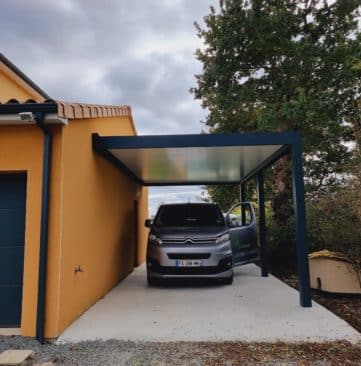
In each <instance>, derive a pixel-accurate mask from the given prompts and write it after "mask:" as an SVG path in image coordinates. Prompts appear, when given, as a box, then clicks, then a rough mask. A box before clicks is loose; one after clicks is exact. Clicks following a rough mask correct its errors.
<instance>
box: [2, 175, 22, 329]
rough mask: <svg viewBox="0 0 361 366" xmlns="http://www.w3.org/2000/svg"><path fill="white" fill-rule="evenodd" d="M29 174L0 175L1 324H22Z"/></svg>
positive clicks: (10, 325) (6, 325)
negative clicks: (27, 182) (27, 175)
mask: <svg viewBox="0 0 361 366" xmlns="http://www.w3.org/2000/svg"><path fill="white" fill-rule="evenodd" d="M25 203H26V175H25V174H0V326H1V327H18V326H20V324H21V300H22V290H23V270H24V241H25V240H24V237H25Z"/></svg>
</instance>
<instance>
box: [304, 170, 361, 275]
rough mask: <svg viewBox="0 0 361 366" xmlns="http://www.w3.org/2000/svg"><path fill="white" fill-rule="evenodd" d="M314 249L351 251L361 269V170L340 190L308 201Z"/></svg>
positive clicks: (311, 240) (310, 233)
mask: <svg viewBox="0 0 361 366" xmlns="http://www.w3.org/2000/svg"><path fill="white" fill-rule="evenodd" d="M307 206H308V207H307V209H308V210H307V212H308V235H309V245H310V250H311V251H316V250H321V249H329V250H333V251H336V252H342V253H345V254H347V255H348V256H349V257H350V258H351V259H352V260H353V261H354V262H355V263H356V264H357V265H358V266H359V268H360V269H361V172H360V170H358V172H357V174H356V175H355V176H354V177H353V178H352V179H351V180H350V181H349V182H348V183H347V184H346V185H345V186H343V187H341V188H340V189H339V190H338V191H336V192H333V193H332V194H327V195H324V196H322V197H321V198H319V199H318V200H317V201H310V202H308V205H307Z"/></svg>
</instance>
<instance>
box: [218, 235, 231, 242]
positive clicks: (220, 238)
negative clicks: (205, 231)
mask: <svg viewBox="0 0 361 366" xmlns="http://www.w3.org/2000/svg"><path fill="white" fill-rule="evenodd" d="M227 241H229V234H223V235H221V236H219V237H218V238H217V240H216V244H223V243H226V242H227Z"/></svg>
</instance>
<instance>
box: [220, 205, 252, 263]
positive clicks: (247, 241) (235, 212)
mask: <svg viewBox="0 0 361 366" xmlns="http://www.w3.org/2000/svg"><path fill="white" fill-rule="evenodd" d="M226 222H227V225H228V229H229V236H230V240H231V244H232V252H233V265H234V266H240V265H242V264H247V263H251V262H254V261H256V260H258V259H259V249H258V245H257V223H256V217H255V212H254V208H253V205H252V203H250V202H242V203H238V204H236V205H234V206H233V207H232V208H231V209H230V210H229V211H228V212H227V215H226Z"/></svg>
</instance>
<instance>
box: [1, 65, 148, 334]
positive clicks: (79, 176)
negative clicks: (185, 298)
mask: <svg viewBox="0 0 361 366" xmlns="http://www.w3.org/2000/svg"><path fill="white" fill-rule="evenodd" d="M13 98H14V99H17V100H19V101H22V102H23V101H25V100H27V99H29V98H31V99H34V100H36V101H41V100H42V99H43V98H42V97H41V96H39V94H38V93H37V92H35V91H33V90H32V89H31V88H30V87H29V86H28V85H25V84H24V83H23V82H22V81H21V80H18V77H17V76H16V75H12V73H11V72H9V70H7V69H6V68H5V67H4V65H2V64H0V102H1V103H6V102H7V101H8V100H9V99H13ZM51 131H52V136H53V137H52V141H53V143H52V169H51V190H50V208H49V240H48V262H47V279H46V314H45V336H46V337H49V338H52V337H56V336H58V335H59V334H60V333H61V332H62V330H64V329H65V328H66V326H68V325H69V324H70V323H71V322H72V321H73V320H75V319H76V318H77V317H78V316H79V315H80V314H82V313H83V312H84V311H85V310H86V309H87V308H89V307H90V306H91V305H92V304H93V303H95V302H96V301H97V300H98V299H99V298H100V297H102V296H103V295H105V294H106V293H107V292H108V290H109V289H111V288H112V287H113V286H114V285H116V284H117V283H118V282H119V281H120V280H121V279H122V278H124V277H125V276H126V275H127V274H129V273H130V272H131V271H132V270H133V265H134V264H140V263H142V262H143V261H144V259H145V250H146V229H145V228H144V220H145V218H146V217H147V215H148V191H147V189H146V188H142V187H139V186H137V184H136V183H135V182H134V181H132V180H130V179H129V178H128V177H127V176H126V175H124V174H123V173H122V172H121V171H120V170H119V169H117V168H116V167H114V166H113V165H111V164H110V163H109V162H108V161H106V160H105V159H104V158H102V157H101V156H99V155H97V154H95V153H94V152H93V151H92V146H91V134H92V133H99V134H100V135H133V134H134V133H135V131H134V128H133V125H132V120H131V118H130V117H109V118H99V119H84V120H74V121H70V123H69V125H68V126H60V125H57V126H52V127H51ZM42 158H43V133H42V131H41V130H40V129H39V128H38V127H37V126H35V125H17V126H0V174H6V173H9V172H26V173H27V201H26V228H25V259H24V281H23V304H22V320H21V331H22V335H24V336H30V337H33V336H35V329H36V311H37V293H38V266H39V244H40V215H41V191H42ZM135 199H138V211H139V217H138V227H137V229H136V230H137V236H138V247H137V250H136V251H135V250H134V244H133V235H134V230H135V228H134V227H133V224H134V222H133V219H134V217H133V201H134V200H135ZM79 266H80V268H81V270H82V272H75V269H76V268H77V267H79Z"/></svg>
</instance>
